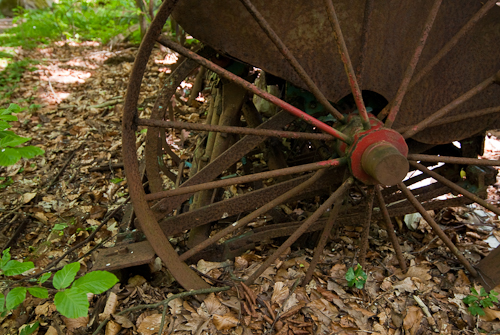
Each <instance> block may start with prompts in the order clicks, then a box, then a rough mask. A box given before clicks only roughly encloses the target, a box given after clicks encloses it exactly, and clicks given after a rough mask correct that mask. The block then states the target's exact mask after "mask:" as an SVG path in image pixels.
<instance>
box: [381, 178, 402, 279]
mask: <svg viewBox="0 0 500 335" xmlns="http://www.w3.org/2000/svg"><path fill="white" fill-rule="evenodd" d="M375 193H376V195H377V200H378V205H379V207H380V211H381V212H382V216H383V217H384V222H385V226H386V231H387V234H389V239H390V240H391V243H392V247H393V248H394V251H395V252H396V258H397V259H398V262H399V266H400V267H401V270H402V271H403V273H405V272H406V270H407V267H406V262H405V259H404V257H403V252H402V251H401V247H400V246H399V241H398V238H397V236H396V234H395V233H394V226H393V225H392V221H391V217H390V216H389V212H388V211H387V206H386V205H385V201H384V197H383V195H382V192H380V186H375Z"/></svg>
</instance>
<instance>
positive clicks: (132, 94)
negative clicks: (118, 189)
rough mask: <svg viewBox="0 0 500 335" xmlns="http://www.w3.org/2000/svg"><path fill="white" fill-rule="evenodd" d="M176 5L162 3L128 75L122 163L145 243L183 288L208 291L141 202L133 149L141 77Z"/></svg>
mask: <svg viewBox="0 0 500 335" xmlns="http://www.w3.org/2000/svg"><path fill="white" fill-rule="evenodd" d="M177 2H178V0H166V1H164V2H163V4H162V5H161V6H160V9H159V10H158V13H157V15H156V16H155V18H154V19H153V22H152V23H151V26H150V28H149V29H148V31H147V32H146V35H145V36H144V39H143V41H142V43H141V46H140V48H139V51H138V53H137V57H136V61H135V63H134V66H133V68H132V72H131V74H130V80H129V85H128V89H127V94H126V96H125V106H124V109H123V131H122V147H123V162H124V165H125V172H126V175H127V183H128V188H129V192H130V197H131V200H132V203H133V205H134V210H135V213H136V215H137V217H138V219H139V221H140V223H141V226H142V227H143V230H144V233H145V235H146V237H147V239H148V241H149V242H150V243H151V245H152V247H153V249H154V250H155V252H156V254H157V255H158V256H159V257H160V258H161V260H162V261H163V262H164V263H165V264H168V265H169V270H170V272H171V273H172V275H173V276H174V278H175V279H177V281H178V282H179V283H180V284H181V285H182V286H183V287H184V288H186V289H200V288H208V287H210V285H208V284H207V283H206V282H205V281H204V280H202V279H201V278H200V277H198V276H197V275H195V273H194V272H193V271H192V270H191V269H190V268H189V267H188V266H187V265H186V264H185V263H183V262H181V261H180V260H179V259H178V258H177V254H176V252H175V250H174V249H173V247H172V246H171V245H170V243H169V242H168V239H167V238H166V237H165V235H164V234H163V232H162V230H161V228H160V226H159V225H158V222H157V221H156V220H155V218H154V216H153V214H152V213H151V211H150V209H149V206H148V203H147V201H146V200H145V199H144V190H143V186H142V183H141V178H140V174H139V162H138V159H137V154H136V150H135V148H136V136H135V130H136V129H137V126H136V124H135V119H136V117H137V101H138V98H139V92H140V86H141V83H142V78H143V75H144V73H145V69H146V65H147V63H148V59H149V56H150V54H151V51H152V50H153V46H154V44H155V41H156V39H157V38H158V36H159V35H160V33H161V29H162V27H163V25H164V24H165V22H166V21H167V18H168V16H169V15H170V13H171V12H172V9H173V8H174V6H175V4H176V3H177Z"/></svg>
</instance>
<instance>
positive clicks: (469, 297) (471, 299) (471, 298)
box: [462, 295, 479, 305]
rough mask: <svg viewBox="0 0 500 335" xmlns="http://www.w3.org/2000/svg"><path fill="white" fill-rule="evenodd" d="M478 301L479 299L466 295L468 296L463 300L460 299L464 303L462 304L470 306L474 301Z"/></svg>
mask: <svg viewBox="0 0 500 335" xmlns="http://www.w3.org/2000/svg"><path fill="white" fill-rule="evenodd" d="M478 300H479V298H478V297H476V296H473V295H468V296H466V297H465V298H463V299H462V301H463V302H464V304H467V305H470V304H472V303H473V302H474V301H478Z"/></svg>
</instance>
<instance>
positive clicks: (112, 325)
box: [105, 320, 122, 335]
mask: <svg viewBox="0 0 500 335" xmlns="http://www.w3.org/2000/svg"><path fill="white" fill-rule="evenodd" d="M121 329H122V326H121V325H120V324H119V323H117V322H114V321H113V320H109V321H108V323H106V332H105V335H116V334H118V332H119V331H120V330H121Z"/></svg>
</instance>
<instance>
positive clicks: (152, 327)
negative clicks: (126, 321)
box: [137, 314, 167, 335]
mask: <svg viewBox="0 0 500 335" xmlns="http://www.w3.org/2000/svg"><path fill="white" fill-rule="evenodd" d="M160 323H161V314H152V315H149V316H146V317H145V318H144V319H143V320H142V322H141V324H140V325H139V327H137V332H138V333H139V334H143V335H153V334H156V333H158V329H160ZM166 324H167V322H165V326H166Z"/></svg>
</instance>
